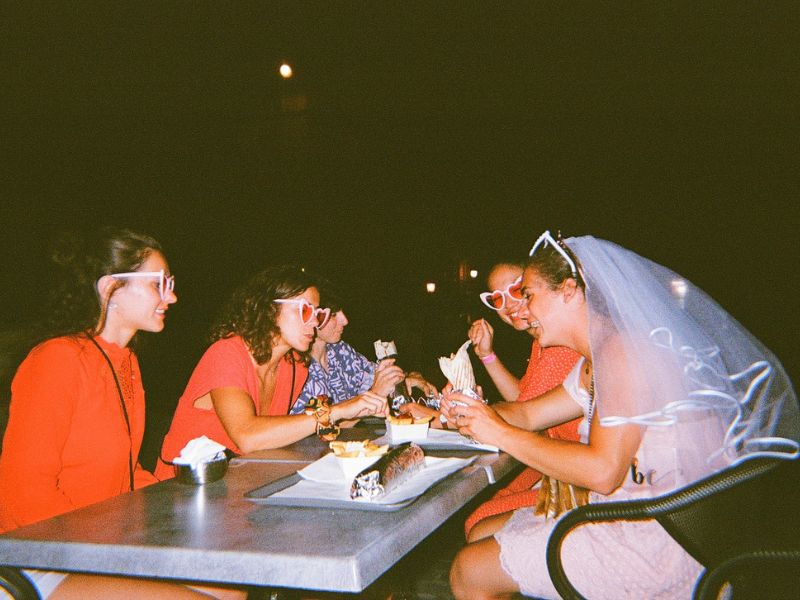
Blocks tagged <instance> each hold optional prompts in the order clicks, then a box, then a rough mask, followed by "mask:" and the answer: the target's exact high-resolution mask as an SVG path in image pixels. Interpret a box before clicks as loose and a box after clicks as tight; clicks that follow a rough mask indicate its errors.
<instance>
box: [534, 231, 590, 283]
mask: <svg viewBox="0 0 800 600" xmlns="http://www.w3.org/2000/svg"><path fill="white" fill-rule="evenodd" d="M547 244H550V245H551V246H553V248H555V250H556V252H558V253H559V254H560V255H561V256H563V257H564V260H566V261H567V264H568V265H569V268H570V269H571V270H572V277H573V278H575V279H577V278H578V269H577V267H575V263H574V262H573V260H572V259H571V258H570V257H569V254H567V253H566V251H565V250H564V249H563V248H562V247H561V244H559V243H558V242H557V241H556V240H554V239H553V236H552V235H550V230H549V229H548V230H547V231H545V232H544V233H543V234H542V235H540V236H539V238H538V239H537V240H536V242H535V243H534V244H533V247H532V248H531V251H530V252H528V256H533V253H534V252H536V250H538V249H539V246H542V247H546V246H547Z"/></svg>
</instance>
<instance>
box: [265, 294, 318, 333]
mask: <svg viewBox="0 0 800 600" xmlns="http://www.w3.org/2000/svg"><path fill="white" fill-rule="evenodd" d="M273 302H274V303H276V304H296V305H297V310H298V312H299V313H300V321H302V323H303V325H310V324H311V323H313V322H314V317H316V316H317V315H318V314H324V315H325V319H323V321H322V323H319V324H318V325H314V327H315V328H316V329H322V328H323V327H325V325H327V324H328V321H330V320H331V309H330V308H320V307H319V306H314V305H313V304H311V302H309V301H308V300H303V299H302V298H276V299H275V300H273ZM303 305H308V306H310V307H311V310H312V311H313V312H312V313H311V319H310V320H309V321H304V320H303Z"/></svg>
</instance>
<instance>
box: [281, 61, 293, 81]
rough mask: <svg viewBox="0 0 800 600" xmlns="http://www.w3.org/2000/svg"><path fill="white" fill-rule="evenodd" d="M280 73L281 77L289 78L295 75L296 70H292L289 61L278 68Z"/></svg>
mask: <svg viewBox="0 0 800 600" xmlns="http://www.w3.org/2000/svg"><path fill="white" fill-rule="evenodd" d="M278 73H280V74H281V77H283V78H284V79H289V78H290V77H291V76H292V75H294V71H292V67H291V66H289V64H288V63H282V64H281V66H280V68H278Z"/></svg>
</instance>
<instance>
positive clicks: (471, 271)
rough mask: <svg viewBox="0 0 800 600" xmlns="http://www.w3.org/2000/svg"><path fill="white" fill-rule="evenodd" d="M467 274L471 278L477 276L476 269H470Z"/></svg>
mask: <svg viewBox="0 0 800 600" xmlns="http://www.w3.org/2000/svg"><path fill="white" fill-rule="evenodd" d="M469 276H470V277H472V278H473V279H475V278H476V277H477V276H478V270H477V269H470V272H469Z"/></svg>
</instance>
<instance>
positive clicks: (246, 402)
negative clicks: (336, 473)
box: [155, 266, 385, 479]
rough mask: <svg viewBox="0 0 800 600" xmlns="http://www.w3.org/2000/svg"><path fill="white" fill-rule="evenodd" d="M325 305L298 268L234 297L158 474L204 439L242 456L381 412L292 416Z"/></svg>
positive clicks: (273, 274) (280, 271) (362, 409)
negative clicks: (195, 441)
mask: <svg viewBox="0 0 800 600" xmlns="http://www.w3.org/2000/svg"><path fill="white" fill-rule="evenodd" d="M319 301H320V297H319V291H318V288H317V281H316V278H315V277H313V276H311V275H309V274H308V273H306V272H305V271H304V270H303V269H300V268H298V267H294V266H281V267H273V268H268V269H265V270H264V271H261V272H260V273H258V274H256V275H255V276H254V277H252V278H251V279H250V280H249V281H248V282H246V283H245V284H244V285H243V286H241V287H240V288H239V289H238V290H237V291H236V292H234V294H233V296H232V297H231V299H230V300H229V301H228V303H227V305H226V306H225V308H224V310H223V313H222V315H221V317H220V318H219V319H218V321H217V323H216V324H215V325H214V327H213V328H212V332H211V340H212V342H213V343H212V344H211V346H210V347H209V348H208V349H207V350H206V352H205V354H204V355H203V356H202V358H201V359H200V362H199V363H198V364H197V366H196V367H195V370H194V372H193V373H192V376H191V378H190V379H189V382H188V384H187V385H186V389H185V390H184V392H183V395H182V396H181V398H180V400H179V401H178V407H177V409H176V410H175V415H174V417H173V419H172V425H171V426H170V429H169V431H168V432H167V435H166V437H165V438H164V443H163V445H162V447H161V454H160V457H159V461H158V464H157V466H156V471H155V472H156V476H157V477H159V478H162V479H163V478H169V477H172V476H173V474H174V470H173V467H172V466H171V465H170V464H168V463H169V462H171V461H172V459H174V458H175V457H176V456H178V454H179V453H180V451H181V449H183V447H184V446H185V445H186V444H187V443H188V442H189V441H190V440H192V439H194V438H196V437H200V436H202V435H205V436H207V437H209V438H211V439H213V440H215V441H216V442H219V443H220V444H223V445H224V446H225V447H227V448H228V449H230V450H231V451H232V452H234V453H236V454H240V453H246V452H252V451H254V450H261V449H265V448H279V447H281V446H286V445H287V444H291V443H293V442H296V441H298V440H300V439H302V438H304V437H306V436H308V435H311V434H313V433H315V432H317V433H320V435H323V434H324V435H335V431H336V425H335V424H336V422H337V421H340V420H347V419H351V418H353V417H355V416H356V415H359V414H362V413H370V414H372V413H374V412H380V411H381V407H380V406H372V405H369V406H366V404H368V403H369V401H370V399H369V398H366V399H365V398H361V397H360V398H355V399H353V400H352V401H350V402H343V403H341V404H337V405H334V406H327V405H321V406H318V407H316V408H312V409H310V410H306V411H305V412H304V413H302V414H296V415H290V414H289V411H290V409H291V407H292V405H293V404H294V403H295V401H296V400H297V397H298V395H299V394H300V391H301V390H302V389H303V385H304V384H305V382H306V378H307V377H308V363H309V350H310V348H311V344H312V342H313V341H314V339H315V337H316V334H317V329H319V328H321V327H323V326H324V325H325V324H326V323H327V322H328V319H329V318H330V310H329V309H327V308H320V307H319V306H318V305H319ZM384 404H385V403H384Z"/></svg>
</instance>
